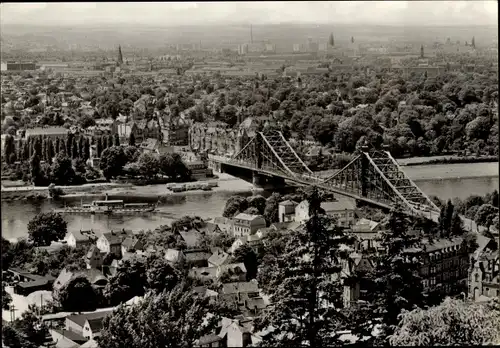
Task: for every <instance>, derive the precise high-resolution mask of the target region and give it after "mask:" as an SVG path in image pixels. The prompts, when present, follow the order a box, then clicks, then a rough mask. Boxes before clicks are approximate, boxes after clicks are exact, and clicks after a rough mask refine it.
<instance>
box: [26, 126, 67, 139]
mask: <svg viewBox="0 0 500 348" xmlns="http://www.w3.org/2000/svg"><path fill="white" fill-rule="evenodd" d="M68 133H69V130H68V129H66V128H64V127H37V128H28V129H26V132H25V133H24V137H25V139H28V138H29V137H37V136H42V137H43V136H45V137H47V138H51V139H56V138H65V137H67V136H68Z"/></svg>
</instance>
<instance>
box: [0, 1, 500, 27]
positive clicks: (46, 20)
mask: <svg viewBox="0 0 500 348" xmlns="http://www.w3.org/2000/svg"><path fill="white" fill-rule="evenodd" d="M0 22H1V23H2V24H35V25H40V24H41V25H43V24H46V25H71V24H73V25H78V24H90V25H92V24H101V23H109V24H115V23H116V24H126V23H128V24H145V25H165V26H170V25H182V24H186V25H196V24H200V25H203V24H224V23H226V22H227V23H230V22H232V23H234V22H240V23H255V24H258V23H287V22H304V23H318V24H319V23H321V24H323V23H329V24H335V23H347V24H349V23H352V24H388V25H403V24H407V25H418V24H427V25H461V24H463V25H481V24H484V25H497V24H498V7H497V1H494V0H491V1H470V0H469V1H436V0H434V1H422V2H420V1H367V2H363V1H353V2H348V1H339V2H326V1H325V2H306V1H303V2H278V1H276V2H274V1H273V2H268V1H266V2H243V1H241V2H226V1H225V2H222V1H221V2H204V3H196V2H182V3H174V2H169V3H158V2H156V3H91V2H88V3H3V4H1V5H0Z"/></svg>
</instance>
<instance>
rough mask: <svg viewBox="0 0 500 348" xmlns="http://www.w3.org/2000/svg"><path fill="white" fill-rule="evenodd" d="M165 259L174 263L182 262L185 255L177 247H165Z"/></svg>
mask: <svg viewBox="0 0 500 348" xmlns="http://www.w3.org/2000/svg"><path fill="white" fill-rule="evenodd" d="M165 260H167V261H168V262H170V263H172V264H176V263H179V262H183V261H185V260H186V256H185V255H184V253H183V252H182V250H177V249H170V248H169V249H167V251H166V252H165Z"/></svg>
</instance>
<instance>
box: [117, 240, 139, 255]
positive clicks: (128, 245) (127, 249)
mask: <svg viewBox="0 0 500 348" xmlns="http://www.w3.org/2000/svg"><path fill="white" fill-rule="evenodd" d="M142 250H144V244H143V243H142V241H141V240H139V239H137V238H135V237H127V238H125V240H124V241H123V242H122V255H123V254H126V253H134V252H136V251H142Z"/></svg>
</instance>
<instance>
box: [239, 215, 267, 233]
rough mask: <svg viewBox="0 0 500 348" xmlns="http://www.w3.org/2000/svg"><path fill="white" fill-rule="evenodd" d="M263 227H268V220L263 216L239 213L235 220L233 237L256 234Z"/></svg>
mask: <svg viewBox="0 0 500 348" xmlns="http://www.w3.org/2000/svg"><path fill="white" fill-rule="evenodd" d="M263 227H266V219H264V217H263V216H262V215H251V214H245V213H239V214H238V215H236V216H235V217H234V218H233V235H234V236H235V237H240V236H243V235H249V234H254V233H255V232H257V230H258V229H259V228H263Z"/></svg>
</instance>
